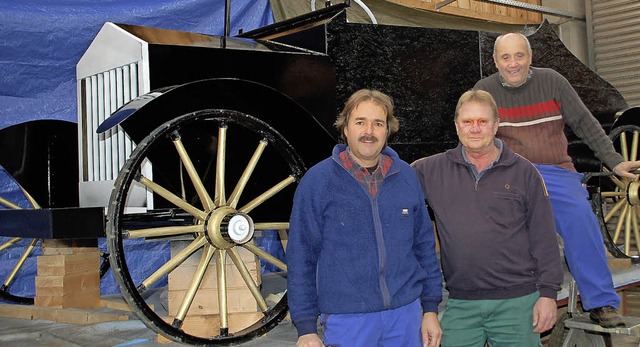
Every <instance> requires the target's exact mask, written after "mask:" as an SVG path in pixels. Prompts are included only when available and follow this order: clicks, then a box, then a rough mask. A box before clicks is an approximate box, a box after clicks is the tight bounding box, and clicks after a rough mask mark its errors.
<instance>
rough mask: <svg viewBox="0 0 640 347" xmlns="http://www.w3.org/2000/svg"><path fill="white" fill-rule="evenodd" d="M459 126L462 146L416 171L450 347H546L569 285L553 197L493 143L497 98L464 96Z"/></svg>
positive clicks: (532, 171) (521, 162) (523, 164)
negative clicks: (430, 220)
mask: <svg viewBox="0 0 640 347" xmlns="http://www.w3.org/2000/svg"><path fill="white" fill-rule="evenodd" d="M454 122H455V126H456V131H457V134H458V138H459V140H460V144H459V145H458V147H457V148H454V149H451V150H448V151H446V152H444V153H440V154H436V155H433V156H430V157H427V158H423V159H419V160H417V161H416V162H414V163H413V164H412V166H414V167H415V169H416V171H417V172H418V176H419V178H420V183H421V184H422V186H423V188H424V192H425V197H426V198H427V202H428V203H429V204H430V206H431V207H432V209H433V212H434V215H435V219H436V225H437V228H438V235H439V237H440V246H441V247H440V254H441V257H442V270H443V272H444V279H445V281H446V286H447V289H448V290H449V299H448V300H447V304H446V307H445V310H444V313H443V316H442V346H443V347H453V346H467V347H470V346H476V347H483V346H485V343H487V342H488V343H489V346H518V347H532V346H540V333H541V332H544V331H546V330H549V329H551V328H552V327H553V325H554V323H555V321H556V312H557V307H556V297H557V291H558V290H560V286H561V284H562V263H561V259H560V248H559V246H558V240H557V237H556V229H555V224H554V220H553V213H552V209H551V202H550V200H549V194H548V193H547V190H546V188H545V186H544V181H543V179H542V176H541V175H540V173H539V172H538V171H537V170H536V168H535V167H534V166H533V164H531V163H530V162H529V161H528V160H526V159H524V158H523V157H521V156H519V155H517V154H516V153H514V152H513V151H512V150H511V149H509V147H508V146H507V145H506V144H504V143H503V142H502V141H500V140H498V139H496V138H495V134H496V131H497V130H498V123H499V119H498V108H497V106H496V103H495V101H494V100H493V98H492V97H491V94H489V93H488V92H486V91H483V90H471V91H468V92H466V93H464V94H463V95H462V96H461V97H460V99H459V101H458V105H457V106H456V111H455V117H454Z"/></svg>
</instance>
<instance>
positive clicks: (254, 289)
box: [228, 247, 268, 312]
mask: <svg viewBox="0 0 640 347" xmlns="http://www.w3.org/2000/svg"><path fill="white" fill-rule="evenodd" d="M228 254H229V257H230V258H231V261H233V263H234V264H235V266H236V268H237V269H238V271H240V276H241V277H242V279H243V280H244V283H245V284H246V285H247V288H249V291H251V294H252V295H253V297H254V298H255V299H256V302H257V303H258V307H260V309H261V310H262V312H266V311H267V309H268V307H267V302H266V301H265V299H264V298H263V297H262V294H260V289H259V288H258V285H257V284H256V282H255V281H254V280H253V278H251V274H250V273H249V270H248V269H247V266H246V265H245V264H244V262H243V261H242V259H240V254H238V250H237V249H236V247H232V248H230V249H229V252H228Z"/></svg>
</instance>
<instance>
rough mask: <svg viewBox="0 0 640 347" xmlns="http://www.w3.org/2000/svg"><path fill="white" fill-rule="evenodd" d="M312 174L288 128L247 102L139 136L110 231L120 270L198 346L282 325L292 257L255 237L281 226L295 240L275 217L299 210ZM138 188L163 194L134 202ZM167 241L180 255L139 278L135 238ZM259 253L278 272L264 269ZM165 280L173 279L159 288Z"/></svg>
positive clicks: (144, 301)
mask: <svg viewBox="0 0 640 347" xmlns="http://www.w3.org/2000/svg"><path fill="white" fill-rule="evenodd" d="M147 162H151V163H152V165H153V175H152V176H151V175H149V174H146V173H145V169H144V165H145V163H147ZM176 168H177V169H176ZM304 172H305V166H304V164H303V161H302V160H301V158H300V156H299V155H298V154H297V153H296V151H295V150H294V149H293V147H292V146H291V145H290V144H289V143H288V142H287V140H286V139H285V138H284V137H283V136H282V135H281V134H280V133H278V131H276V130H275V129H274V128H272V127H271V126H269V125H268V124H266V123H265V122H263V121H262V120H260V119H258V118H255V117H253V116H251V115H249V114H246V113H243V112H239V111H233V110H228V109H205V110H199V111H196V112H191V113H187V114H185V115H183V116H179V117H176V118H174V119H171V120H169V121H167V122H165V123H164V124H162V125H161V126H159V127H157V128H156V129H155V130H153V131H152V132H151V133H150V134H149V135H148V136H146V137H145V138H144V140H142V141H140V142H139V143H138V144H137V147H136V148H135V150H134V151H133V153H132V154H131V156H130V158H129V159H128V161H127V162H126V164H125V166H124V167H123V168H122V169H121V170H120V174H119V176H118V179H117V180H116V184H115V187H114V190H113V193H112V195H111V200H110V206H109V210H108V221H107V230H106V231H107V239H108V247H109V252H110V261H111V266H112V269H113V270H114V271H113V273H114V275H115V277H116V280H117V282H118V284H119V286H120V288H121V291H122V293H123V296H124V298H125V300H126V301H127V302H128V303H129V305H130V306H131V308H132V310H133V311H134V313H135V314H136V315H137V316H138V318H140V319H141V320H142V321H143V322H144V323H145V325H147V327H149V328H150V329H152V330H154V331H155V332H157V333H159V334H161V335H163V336H165V337H167V338H169V339H171V340H174V341H177V342H182V343H188V344H192V345H229V344H235V343H239V342H243V341H247V340H250V339H252V338H254V337H256V336H258V335H261V334H263V333H265V332H266V331H268V330H270V329H271V328H273V327H275V326H276V325H277V324H278V323H279V322H280V321H281V320H282V319H283V318H284V316H285V315H286V312H287V304H286V301H287V299H286V271H287V266H286V263H285V261H283V260H281V259H279V258H278V257H276V256H274V255H272V254H271V253H270V252H269V250H266V249H263V248H261V247H260V246H259V243H257V242H256V238H258V237H260V236H262V235H263V233H264V232H265V231H267V230H269V231H273V230H277V231H280V235H281V236H282V237H281V239H285V234H283V232H284V230H287V229H288V228H289V224H288V218H286V219H284V220H271V219H270V213H269V211H270V209H269V206H275V207H283V206H285V207H288V208H289V209H290V204H291V200H290V199H291V197H292V192H293V191H295V183H296V182H297V181H298V180H299V179H300V178H301V176H302V174H303V173H304ZM231 187H232V189H230V188H231ZM136 189H143V190H145V191H146V192H152V193H153V195H154V207H153V209H150V208H148V207H147V209H145V211H137V210H136V209H130V208H128V207H127V200H128V199H129V198H130V197H131V196H132V194H133V192H134V191H135V190H136ZM158 240H170V244H171V246H170V247H171V256H170V257H169V259H168V260H167V261H166V262H165V263H163V264H162V265H161V266H159V267H158V268H157V269H154V270H153V271H152V273H149V274H145V275H144V276H143V277H142V278H140V279H136V278H135V277H136V276H134V274H135V273H136V269H137V268H138V267H140V266H141V264H139V263H136V262H132V261H129V258H130V256H129V252H132V251H135V247H124V246H125V245H126V244H127V243H128V242H157V241H158ZM260 262H262V263H264V262H266V263H268V264H271V265H273V266H275V268H277V269H278V271H275V272H272V273H269V274H265V275H262V274H261V273H260ZM163 278H164V279H166V278H168V283H169V284H168V286H166V287H162V288H157V287H158V286H157V283H159V282H160V281H161V280H162V279H163ZM158 292H160V294H159V295H158V294H157V293H158ZM158 297H159V298H160V299H158ZM238 302H240V304H238Z"/></svg>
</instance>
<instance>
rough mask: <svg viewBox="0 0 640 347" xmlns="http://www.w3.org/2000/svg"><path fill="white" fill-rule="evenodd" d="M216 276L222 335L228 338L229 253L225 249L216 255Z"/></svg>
mask: <svg viewBox="0 0 640 347" xmlns="http://www.w3.org/2000/svg"><path fill="white" fill-rule="evenodd" d="M216 275H217V276H216V280H217V283H218V308H219V309H218V313H219V315H220V335H222V336H226V335H228V334H229V309H228V307H227V251H226V250H224V249H221V250H219V251H218V252H217V253H216Z"/></svg>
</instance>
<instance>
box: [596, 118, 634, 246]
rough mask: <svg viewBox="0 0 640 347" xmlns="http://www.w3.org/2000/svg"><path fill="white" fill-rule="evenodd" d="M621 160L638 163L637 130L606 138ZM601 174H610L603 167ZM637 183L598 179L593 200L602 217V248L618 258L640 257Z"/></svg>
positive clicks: (625, 129) (626, 129)
mask: <svg viewBox="0 0 640 347" xmlns="http://www.w3.org/2000/svg"><path fill="white" fill-rule="evenodd" d="M609 136H610V138H611V140H612V141H613V143H614V147H615V149H616V151H618V153H620V154H621V155H622V157H623V158H624V160H638V157H639V153H638V147H639V146H640V142H639V141H640V127H638V126H636V125H623V126H619V127H617V128H615V129H613V131H611V133H610V134H609ZM602 171H603V172H604V173H611V172H610V170H608V169H607V168H606V167H603V170H602ZM639 191H640V182H639V180H638V175H636V177H635V178H634V179H629V178H622V177H618V176H616V175H613V174H610V175H606V176H603V177H601V178H600V187H599V196H598V197H597V199H594V200H595V203H596V209H597V210H598V209H599V211H597V212H598V214H599V215H600V217H601V223H602V230H603V235H604V240H605V244H606V245H607V248H608V249H609V252H610V253H611V254H612V255H613V256H615V257H619V258H625V257H630V258H638V257H639V256H640V248H639V247H640V227H639V226H638V223H640V195H639Z"/></svg>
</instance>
